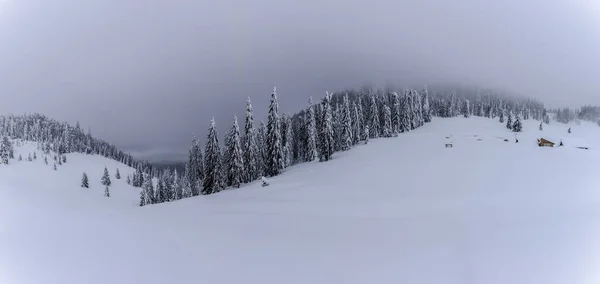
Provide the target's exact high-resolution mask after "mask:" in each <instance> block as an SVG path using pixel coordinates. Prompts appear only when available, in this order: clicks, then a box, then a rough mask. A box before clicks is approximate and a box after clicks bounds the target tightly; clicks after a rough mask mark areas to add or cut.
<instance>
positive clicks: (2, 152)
mask: <svg viewBox="0 0 600 284" xmlns="http://www.w3.org/2000/svg"><path fill="white" fill-rule="evenodd" d="M11 148H12V145H11V143H10V141H9V140H8V137H6V136H4V137H3V138H2V144H0V160H1V162H2V163H3V164H5V165H8V160H9V158H10V151H11Z"/></svg>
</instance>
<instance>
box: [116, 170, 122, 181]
mask: <svg viewBox="0 0 600 284" xmlns="http://www.w3.org/2000/svg"><path fill="white" fill-rule="evenodd" d="M115 178H116V179H121V173H120V172H119V168H117V171H116V172H115Z"/></svg>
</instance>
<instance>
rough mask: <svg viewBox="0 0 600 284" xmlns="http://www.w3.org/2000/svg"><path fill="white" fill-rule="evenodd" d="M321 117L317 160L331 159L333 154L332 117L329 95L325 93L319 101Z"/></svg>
mask: <svg viewBox="0 0 600 284" xmlns="http://www.w3.org/2000/svg"><path fill="white" fill-rule="evenodd" d="M321 105H322V118H321V123H320V124H321V129H320V131H319V132H320V134H319V161H320V162H325V161H329V160H331V157H332V156H333V148H334V143H335V141H334V137H333V135H334V134H333V117H332V113H331V112H332V110H331V95H330V94H329V93H328V92H327V93H325V98H323V101H322V102H321Z"/></svg>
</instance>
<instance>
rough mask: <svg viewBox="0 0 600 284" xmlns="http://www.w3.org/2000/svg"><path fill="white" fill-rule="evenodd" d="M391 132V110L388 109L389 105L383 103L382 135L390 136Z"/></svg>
mask: <svg viewBox="0 0 600 284" xmlns="http://www.w3.org/2000/svg"><path fill="white" fill-rule="evenodd" d="M393 133H394V132H393V131H392V111H391V110H390V107H388V106H387V105H383V127H382V134H383V137H392V135H393Z"/></svg>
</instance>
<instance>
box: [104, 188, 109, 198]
mask: <svg viewBox="0 0 600 284" xmlns="http://www.w3.org/2000/svg"><path fill="white" fill-rule="evenodd" d="M104 196H105V197H110V191H109V190H108V186H107V187H105V188H104Z"/></svg>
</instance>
